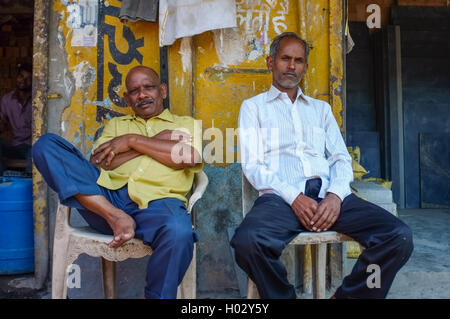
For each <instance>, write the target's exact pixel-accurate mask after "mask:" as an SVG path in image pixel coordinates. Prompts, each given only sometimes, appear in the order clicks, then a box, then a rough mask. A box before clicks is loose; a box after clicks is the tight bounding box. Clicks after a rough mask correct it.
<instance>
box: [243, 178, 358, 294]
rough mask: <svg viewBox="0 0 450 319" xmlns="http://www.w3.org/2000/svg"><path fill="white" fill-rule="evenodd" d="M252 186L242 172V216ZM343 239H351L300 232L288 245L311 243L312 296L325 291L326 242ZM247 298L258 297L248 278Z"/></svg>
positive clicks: (329, 233) (249, 205) (250, 201)
mask: <svg viewBox="0 0 450 319" xmlns="http://www.w3.org/2000/svg"><path fill="white" fill-rule="evenodd" d="M253 190H254V188H253V186H252V185H251V184H250V183H249V181H248V180H247V178H246V177H245V175H244V174H243V173H242V214H243V217H245V215H246V214H247V213H248V212H249V211H250V209H251V208H252V206H253V199H252V196H251V194H252V192H253ZM344 241H353V239H352V238H350V237H349V236H346V235H344V234H340V233H337V232H334V231H325V232H321V233H315V232H301V233H300V234H299V235H298V236H297V237H295V238H294V239H293V240H292V241H291V242H290V243H289V245H311V260H312V280H313V287H312V290H313V298H315V299H324V298H325V291H326V282H325V278H326V260H327V258H326V257H327V244H335V243H343V242H344ZM247 298H248V299H257V298H259V293H258V289H257V287H256V284H255V283H254V282H253V281H252V280H251V279H250V278H249V279H248V289H247Z"/></svg>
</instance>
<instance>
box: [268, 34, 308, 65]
mask: <svg viewBox="0 0 450 319" xmlns="http://www.w3.org/2000/svg"><path fill="white" fill-rule="evenodd" d="M284 38H294V39H297V40H298V41H300V43H302V44H303V47H304V48H305V63H308V55H309V45H308V42H306V41H305V40H303V39H302V38H300V37H299V36H298V34H297V33H295V32H284V33H282V34H280V35H278V36H277V37H276V38H275V39H273V41H272V44H271V45H270V53H269V56H270V57H271V58H272V59H275V56H276V55H277V53H278V50H279V49H280V42H281V40H282V39H284Z"/></svg>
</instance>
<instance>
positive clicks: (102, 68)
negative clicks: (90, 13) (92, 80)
mask: <svg viewBox="0 0 450 319" xmlns="http://www.w3.org/2000/svg"><path fill="white" fill-rule="evenodd" d="M119 12H120V7H117V6H112V5H109V4H106V3H104V2H103V1H101V2H100V8H99V23H98V50H97V74H98V75H97V100H98V101H102V102H97V103H96V106H97V117H96V120H97V122H99V123H101V122H102V121H103V119H105V118H106V119H108V118H111V117H114V116H118V115H122V113H120V112H115V111H113V110H112V105H113V104H114V105H116V106H118V107H120V108H126V107H127V104H126V102H125V101H124V99H123V97H121V96H120V95H119V91H120V86H121V85H122V81H123V77H124V76H125V74H123V73H122V72H120V71H119V68H118V66H119V65H120V66H128V65H130V66H131V64H132V63H133V61H137V62H138V63H139V64H142V63H143V55H142V54H141V53H140V52H139V51H138V50H137V49H138V48H141V47H143V46H144V38H143V37H141V38H136V37H135V35H134V34H133V32H132V31H131V29H130V28H129V27H128V26H126V25H121V23H120V21H119V19H118V18H117V17H118V16H119ZM120 29H122V31H120ZM118 32H121V34H120V36H121V37H122V38H123V39H124V40H125V41H126V43H127V45H128V50H127V51H126V52H122V51H121V50H119V48H118V46H117V43H116V36H117V34H116V33H118ZM105 88H106V90H105Z"/></svg>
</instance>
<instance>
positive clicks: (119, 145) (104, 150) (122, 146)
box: [91, 134, 135, 167]
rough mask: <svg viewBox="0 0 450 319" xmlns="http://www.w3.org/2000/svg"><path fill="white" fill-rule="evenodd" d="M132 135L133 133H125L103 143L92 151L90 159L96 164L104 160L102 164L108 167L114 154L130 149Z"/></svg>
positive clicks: (133, 135)
mask: <svg viewBox="0 0 450 319" xmlns="http://www.w3.org/2000/svg"><path fill="white" fill-rule="evenodd" d="M134 137H135V134H125V135H121V136H117V137H115V138H113V139H112V140H110V141H108V142H106V143H103V144H102V145H100V146H99V147H98V148H97V149H96V150H95V151H94V152H93V153H92V156H91V161H94V162H95V163H94V164H96V165H98V164H100V163H102V162H103V161H105V162H104V165H106V167H109V165H110V164H111V161H112V160H113V158H114V156H116V155H119V154H120V153H125V152H128V151H129V150H131V147H130V143H131V140H132V139H133V138H134Z"/></svg>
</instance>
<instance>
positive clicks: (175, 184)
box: [93, 109, 203, 209]
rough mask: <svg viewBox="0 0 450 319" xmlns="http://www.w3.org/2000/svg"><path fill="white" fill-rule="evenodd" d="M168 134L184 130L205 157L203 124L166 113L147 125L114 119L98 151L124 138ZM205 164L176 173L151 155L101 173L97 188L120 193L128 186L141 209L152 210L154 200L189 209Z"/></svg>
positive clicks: (130, 119)
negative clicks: (174, 200) (194, 185)
mask: <svg viewBox="0 0 450 319" xmlns="http://www.w3.org/2000/svg"><path fill="white" fill-rule="evenodd" d="M164 130H180V131H184V132H186V133H189V134H190V135H191V136H192V142H191V143H190V145H191V146H193V147H194V148H195V149H196V150H197V151H198V153H199V154H200V156H201V155H202V129H201V125H200V124H199V121H195V120H194V119H193V118H192V117H190V116H178V115H175V114H172V113H170V111H169V110H167V109H165V110H164V111H163V112H162V113H161V114H160V115H158V116H155V117H152V118H151V119H149V120H147V121H145V120H144V119H143V118H141V117H139V116H136V115H125V116H119V117H115V118H112V119H111V120H110V121H109V122H108V123H107V124H106V125H105V128H104V129H103V132H102V135H101V136H100V138H99V139H98V140H97V141H96V142H95V144H94V147H93V149H94V150H95V149H96V148H97V147H98V146H100V145H101V144H103V143H105V142H107V141H109V140H111V139H113V138H114V137H117V136H120V135H124V134H139V135H143V136H148V137H151V136H154V135H156V134H158V133H159V132H161V131H164ZM202 168H203V163H199V164H197V165H195V166H194V167H192V168H185V169H174V168H170V167H168V166H166V165H164V164H161V163H160V162H158V161H156V160H154V159H153V158H151V157H149V156H147V155H141V156H138V157H136V158H134V159H132V160H130V161H128V162H126V163H123V164H122V165H120V166H119V167H117V168H115V169H114V170H111V171H107V170H104V169H101V173H100V176H99V178H98V180H97V184H98V185H100V186H103V187H105V188H108V189H112V190H114V189H119V188H121V187H123V186H124V185H126V184H128V195H129V196H130V198H131V199H132V200H133V201H134V202H135V203H136V204H138V206H139V208H140V209H144V208H147V207H148V203H149V202H150V201H152V200H157V199H161V198H167V197H171V198H177V199H180V200H182V201H184V203H185V204H186V205H187V199H186V194H187V193H188V192H189V191H190V189H191V187H192V183H193V180H194V174H195V173H196V172H199V171H201V170H202Z"/></svg>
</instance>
